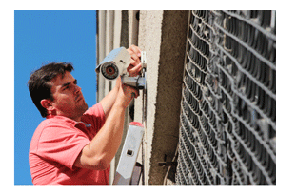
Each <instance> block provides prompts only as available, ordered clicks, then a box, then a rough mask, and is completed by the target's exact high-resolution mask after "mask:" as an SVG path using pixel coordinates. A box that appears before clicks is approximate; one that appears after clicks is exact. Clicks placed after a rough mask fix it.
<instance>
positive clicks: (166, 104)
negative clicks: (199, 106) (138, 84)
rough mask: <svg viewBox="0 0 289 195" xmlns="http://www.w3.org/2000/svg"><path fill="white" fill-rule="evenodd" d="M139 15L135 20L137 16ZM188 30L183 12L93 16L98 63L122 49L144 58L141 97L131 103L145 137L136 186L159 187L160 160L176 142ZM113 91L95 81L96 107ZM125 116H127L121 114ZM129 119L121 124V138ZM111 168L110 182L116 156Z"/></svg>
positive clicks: (161, 176)
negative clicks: (142, 53)
mask: <svg viewBox="0 0 289 195" xmlns="http://www.w3.org/2000/svg"><path fill="white" fill-rule="evenodd" d="M138 14H139V15H138ZM187 29H188V11H179V10H177V11H163V10H160V11H157V10H155V11H146V10H141V11H136V10H129V11H125V10H122V11H106V10H102V11H99V12H98V49H97V50H98V58H99V59H98V61H99V62H100V61H101V60H102V59H103V58H104V57H105V56H106V55H107V54H108V53H109V51H110V50H112V49H114V48H117V47H119V46H126V47H128V45H127V44H129V45H131V44H135V45H138V46H139V47H140V48H141V49H142V50H143V51H146V52H147V64H148V68H147V85H148V89H147V92H146V93H143V92H142V91H140V96H139V98H137V99H136V100H135V102H134V104H135V106H134V121H137V122H141V123H143V124H144V125H145V128H146V133H145V136H144V142H143V145H142V147H141V149H140V152H139V156H138V162H140V163H141V164H143V165H144V177H142V182H141V184H145V185H163V184H164V178H165V176H166V174H167V170H168V167H161V166H158V162H163V161H164V157H165V155H166V156H167V161H170V160H171V159H172V158H173V156H174V154H175V151H176V146H177V143H178V136H179V118H180V117H179V116H180V102H181V91H182V78H183V69H184V59H185V51H186V38H187ZM113 86H114V83H109V81H106V80H105V79H104V78H99V79H98V90H99V91H98V96H97V97H98V101H100V100H101V99H102V98H103V97H104V96H105V95H106V94H107V93H108V92H109V90H110V89H111V88H112V87H113ZM127 115H128V111H127ZM128 122H129V117H127V119H126V124H125V128H124V131H125V132H124V138H123V140H124V139H125V136H126V130H127V127H128V126H127V125H128ZM121 149H122V145H121V146H120V149H119V152H118V153H117V155H116V156H115V159H114V160H113V162H112V163H111V174H110V182H111V181H112V179H113V176H114V171H115V168H116V166H117V163H118V159H119V155H120V151H121Z"/></svg>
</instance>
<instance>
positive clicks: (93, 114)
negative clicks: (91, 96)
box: [82, 103, 106, 134]
mask: <svg viewBox="0 0 289 195" xmlns="http://www.w3.org/2000/svg"><path fill="white" fill-rule="evenodd" d="M82 120H83V122H84V123H87V124H91V125H92V127H93V128H92V129H93V131H94V134H96V133H97V132H98V131H99V129H100V128H101V127H102V126H103V125H104V123H105V121H106V117H105V113H104V110H103V107H102V105H101V104H100V103H97V104H94V105H93V106H92V107H90V108H89V109H88V110H87V111H86V112H85V113H84V117H83V118H82Z"/></svg>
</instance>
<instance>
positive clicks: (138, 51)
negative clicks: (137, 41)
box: [129, 45, 141, 57]
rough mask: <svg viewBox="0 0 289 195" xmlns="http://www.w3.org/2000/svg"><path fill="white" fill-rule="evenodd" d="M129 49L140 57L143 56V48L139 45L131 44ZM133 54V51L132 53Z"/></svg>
mask: <svg viewBox="0 0 289 195" xmlns="http://www.w3.org/2000/svg"><path fill="white" fill-rule="evenodd" d="M129 50H131V52H132V53H135V54H136V55H137V56H138V57H140V56H141V50H140V48H139V47H137V46H135V45H131V46H130V47H129ZM130 54H131V53H130Z"/></svg>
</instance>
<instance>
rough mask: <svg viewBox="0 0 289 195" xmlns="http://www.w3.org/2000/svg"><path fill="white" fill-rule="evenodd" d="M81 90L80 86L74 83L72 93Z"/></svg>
mask: <svg viewBox="0 0 289 195" xmlns="http://www.w3.org/2000/svg"><path fill="white" fill-rule="evenodd" d="M80 91H81V87H79V86H78V85H74V93H75V94H77V93H79V92H80Z"/></svg>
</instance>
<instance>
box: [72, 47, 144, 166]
mask: <svg viewBox="0 0 289 195" xmlns="http://www.w3.org/2000/svg"><path fill="white" fill-rule="evenodd" d="M128 51H129V53H130V56H131V59H130V65H129V67H128V72H129V74H130V76H136V75H137V74H139V72H140V70H141V68H142V67H141V63H140V59H139V57H140V52H141V51H140V49H139V48H138V47H137V46H135V45H132V46H130V48H129V49H128ZM132 93H134V94H135V97H137V96H138V91H137V90H136V89H134V88H133V87H130V86H127V85H125V84H122V82H121V78H118V79H117V81H116V84H115V87H114V88H113V89H112V90H111V91H110V92H109V94H108V95H107V96H106V97H105V98H104V99H103V100H102V101H101V102H100V103H101V105H102V107H103V109H104V113H105V115H106V122H105V124H104V125H103V126H102V128H101V129H100V130H99V131H98V133H97V134H96V135H95V137H94V138H93V139H92V140H91V142H90V144H88V145H86V146H85V147H84V148H83V150H82V152H81V153H80V154H79V155H78V157H77V159H76V161H75V163H74V165H75V166H78V167H84V168H89V169H106V168H107V167H108V166H109V163H110V161H111V160H112V159H113V157H114V156H115V153H116V152H117V150H118V147H119V145H120V143H121V140H122V135H123V127H124V118H125V109H126V107H127V106H128V105H129V103H130V101H131V100H132V99H133V96H132Z"/></svg>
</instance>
